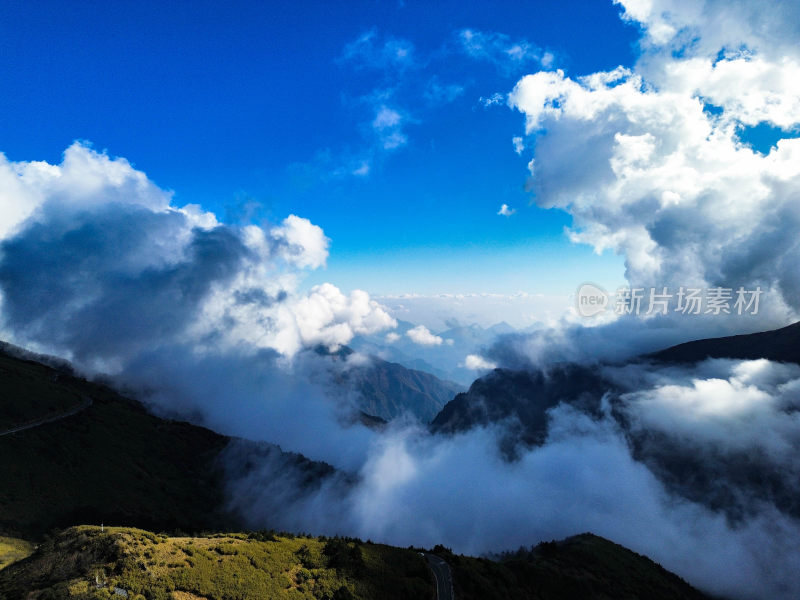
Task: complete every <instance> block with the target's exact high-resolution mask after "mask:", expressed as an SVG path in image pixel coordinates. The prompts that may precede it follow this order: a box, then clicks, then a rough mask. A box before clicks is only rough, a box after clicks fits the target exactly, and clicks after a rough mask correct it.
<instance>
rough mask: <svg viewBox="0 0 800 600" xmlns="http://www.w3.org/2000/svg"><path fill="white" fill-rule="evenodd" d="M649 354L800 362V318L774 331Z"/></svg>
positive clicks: (677, 358) (694, 359)
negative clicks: (799, 320)
mask: <svg viewBox="0 0 800 600" xmlns="http://www.w3.org/2000/svg"><path fill="white" fill-rule="evenodd" d="M645 358H650V359H654V360H658V361H661V362H673V363H677V362H698V361H701V360H705V359H706V358H738V359H743V360H754V359H758V358H766V359H768V360H773V361H777V362H791V363H797V364H800V322H798V323H794V324H793V325H789V326H787V327H783V328H781V329H774V330H772V331H764V332H760V333H751V334H747V335H732V336H727V337H720V338H710V339H705V340H696V341H693V342H686V343H685V344H678V345H677V346H672V347H671V348H667V349H666V350H661V351H660V352H654V353H653V354H649V355H647V356H646V357H645Z"/></svg>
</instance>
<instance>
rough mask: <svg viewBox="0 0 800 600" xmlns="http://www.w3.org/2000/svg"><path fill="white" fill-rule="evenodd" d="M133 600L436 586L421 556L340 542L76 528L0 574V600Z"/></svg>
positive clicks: (217, 599) (401, 591) (412, 597)
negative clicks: (20, 599)
mask: <svg viewBox="0 0 800 600" xmlns="http://www.w3.org/2000/svg"><path fill="white" fill-rule="evenodd" d="M27 592H34V593H33V594H32V595H31V596H29V597H30V598H32V599H33V598H35V599H38V600H48V599H50V598H79V599H87V600H88V599H100V598H103V599H105V598H110V597H116V598H120V597H124V596H127V597H128V598H135V599H137V600H141V599H143V598H144V599H147V600H166V599H173V600H192V599H197V598H206V599H208V600H233V599H239V600H248V599H254V600H255V599H259V600H261V599H264V598H276V599H277V598H296V599H301V598H306V599H309V600H312V599H314V600H323V599H327V600H348V599H350V600H353V599H360V598H364V599H367V598H382V599H386V600H393V599H397V600H405V599H408V600H424V599H432V598H434V595H435V592H434V587H433V579H432V576H431V574H430V572H429V570H428V567H427V565H426V564H425V561H424V559H423V557H422V556H420V555H419V553H417V552H414V551H412V550H403V549H400V548H393V547H391V546H384V545H380V544H372V543H369V542H361V541H359V540H353V539H345V538H314V537H307V536H294V535H291V534H277V533H273V532H262V533H252V534H243V533H241V534H213V535H207V536H203V537H169V536H167V535H164V534H154V533H151V532H148V531H143V530H140V529H130V528H117V527H113V528H105V529H104V530H102V531H101V529H100V528H99V527H74V528H70V529H68V530H66V531H64V532H62V533H59V534H58V535H56V536H54V537H50V538H48V539H47V540H45V541H44V542H43V543H42V544H41V545H40V546H39V548H38V550H37V552H36V553H35V554H34V555H33V556H31V557H30V558H29V559H28V560H26V561H23V562H19V563H16V564H14V565H12V566H10V567H8V568H7V569H5V570H3V571H2V572H0V597H2V595H3V594H5V595H6V596H7V597H8V598H17V597H21V596H23V594H24V593H27Z"/></svg>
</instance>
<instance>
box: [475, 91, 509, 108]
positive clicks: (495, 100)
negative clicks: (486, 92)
mask: <svg viewBox="0 0 800 600" xmlns="http://www.w3.org/2000/svg"><path fill="white" fill-rule="evenodd" d="M505 100H506V97H505V96H504V95H503V94H501V93H500V92H495V93H494V94H492V95H491V96H487V97H484V96H481V97H480V98H478V102H479V103H481V104H482V105H483V106H484V108H489V107H490V106H495V105H496V104H502V103H503V102H505Z"/></svg>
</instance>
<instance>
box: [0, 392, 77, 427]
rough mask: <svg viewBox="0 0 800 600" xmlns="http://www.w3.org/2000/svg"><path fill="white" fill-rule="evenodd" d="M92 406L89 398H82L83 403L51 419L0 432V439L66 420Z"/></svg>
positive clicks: (39, 420) (47, 418) (31, 422)
mask: <svg viewBox="0 0 800 600" xmlns="http://www.w3.org/2000/svg"><path fill="white" fill-rule="evenodd" d="M91 405H92V399H91V398H84V399H83V402H81V403H80V404H79V405H78V406H76V407H75V408H71V409H69V410H68V411H67V412H63V413H61V414H59V415H53V416H51V417H45V418H44V419H38V420H36V421H30V422H28V423H25V424H24V425H18V426H17V427H12V428H11V429H6V430H5V431H0V437H2V436H4V435H9V434H11V433H17V432H18V431H25V430H26V429H33V428H34V427H39V425H44V424H45V423H52V422H53V421H60V420H61V419H66V418H67V417H71V416H72V415H74V414H77V413H79V412H81V411H82V410H85V409H87V408H89V407H90V406H91Z"/></svg>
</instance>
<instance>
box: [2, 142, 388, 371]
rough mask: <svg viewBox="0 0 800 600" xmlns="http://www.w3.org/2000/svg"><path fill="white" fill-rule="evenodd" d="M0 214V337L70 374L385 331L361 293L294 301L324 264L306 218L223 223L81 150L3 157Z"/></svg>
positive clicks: (383, 316)
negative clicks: (162, 355)
mask: <svg viewBox="0 0 800 600" xmlns="http://www.w3.org/2000/svg"><path fill="white" fill-rule="evenodd" d="M0 211H2V214H3V217H4V220H3V224H4V225H5V227H4V228H3V230H2V232H0V235H2V236H3V237H2V240H1V241H2V244H3V254H2V259H0V293H2V312H1V313H0V318H1V319H2V328H3V336H4V337H5V338H6V339H10V340H12V341H15V342H16V343H18V344H20V345H25V346H29V347H38V348H40V349H43V350H48V351H50V352H52V353H54V354H61V355H64V356H67V357H69V358H72V359H74V360H76V361H77V362H78V363H79V365H80V366H84V367H87V368H94V367H97V368H102V369H106V370H117V369H119V368H122V366H124V364H125V363H126V361H129V360H132V359H134V358H135V356H136V355H137V354H138V353H139V352H141V351H143V350H144V349H146V348H148V347H153V346H158V345H162V344H167V343H171V342H174V343H178V342H180V343H190V342H191V343H193V344H196V345H197V347H198V348H208V347H209V346H210V345H213V346H219V347H237V348H240V349H244V348H248V349H249V350H250V351H258V350H259V349H271V350H275V351H277V352H280V353H282V354H284V355H286V356H291V355H293V354H294V353H295V352H297V351H298V350H300V349H302V348H304V347H308V346H312V345H316V344H326V345H330V346H338V345H341V344H345V343H347V342H348V341H349V340H350V339H351V338H352V337H353V336H354V335H356V334H362V333H371V332H376V331H380V330H382V329H387V328H391V327H394V326H395V325H396V322H395V320H394V319H393V318H392V317H391V316H389V315H388V313H386V312H385V310H384V309H383V308H382V307H381V306H380V305H378V304H377V303H376V302H375V301H373V300H371V299H370V298H369V296H368V294H366V293H365V292H362V291H358V290H356V291H353V292H352V293H350V294H349V295H345V294H343V293H342V292H341V291H339V290H338V289H337V288H336V287H335V286H333V285H331V284H323V285H321V286H316V287H314V288H312V289H311V291H310V292H309V293H308V294H302V293H299V291H298V282H299V280H300V279H301V278H302V275H303V270H304V269H314V268H318V267H321V266H324V264H325V261H326V259H327V256H328V239H327V238H326V237H325V235H324V233H323V231H322V229H321V228H319V227H317V226H316V225H313V224H312V223H311V222H309V221H308V220H307V219H303V218H301V217H298V216H296V215H289V216H288V217H287V218H286V219H284V220H283V222H282V223H280V224H279V225H277V226H272V227H270V226H264V227H257V226H254V225H247V226H241V227H239V226H231V225H225V224H220V223H218V222H217V220H216V218H215V217H214V215H213V214H212V213H209V212H205V211H203V210H202V209H200V208H199V207H197V206H194V205H189V206H186V207H182V208H180V207H175V206H173V205H172V204H171V194H170V193H167V192H164V191H162V190H160V189H159V188H158V187H157V186H156V185H155V184H154V183H152V182H151V181H150V180H149V179H148V178H147V176H146V175H145V174H144V173H142V172H141V171H137V170H135V169H133V167H131V165H130V163H128V162H127V161H126V160H124V159H120V158H113V159H112V158H110V157H109V156H107V155H106V154H104V153H98V152H95V151H94V150H92V149H91V148H89V147H88V146H86V145H84V144H78V143H76V144H73V145H72V146H70V147H69V148H68V149H67V151H66V152H65V153H64V160H63V162H62V163H61V164H60V165H48V164H46V163H42V162H35V163H26V162H21V163H11V162H9V161H8V160H6V159H5V157H2V158H0ZM76 232H80V235H77V234H76Z"/></svg>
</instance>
